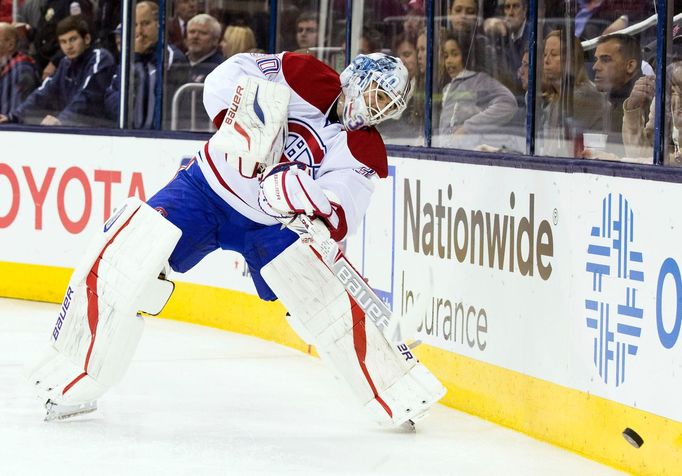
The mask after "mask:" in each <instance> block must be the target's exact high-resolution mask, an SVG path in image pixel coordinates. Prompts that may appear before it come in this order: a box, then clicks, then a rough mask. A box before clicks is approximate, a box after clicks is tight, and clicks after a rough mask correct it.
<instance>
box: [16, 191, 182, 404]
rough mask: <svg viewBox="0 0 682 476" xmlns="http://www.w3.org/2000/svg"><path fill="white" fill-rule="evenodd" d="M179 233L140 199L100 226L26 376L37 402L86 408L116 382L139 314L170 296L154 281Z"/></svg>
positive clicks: (165, 284)
mask: <svg viewBox="0 0 682 476" xmlns="http://www.w3.org/2000/svg"><path fill="white" fill-rule="evenodd" d="M180 235H181V231H180V229H179V228H177V227H176V226H175V225H173V224H172V223H170V222H169V221H168V220H166V219H165V218H163V217H162V216H161V214H159V213H158V212H157V211H155V210H154V209H152V208H151V207H150V206H149V205H147V204H146V203H143V202H141V201H140V200H139V199H137V198H129V199H128V200H126V201H125V202H124V203H123V204H122V206H121V207H119V209H118V210H117V211H116V213H115V214H114V215H113V216H112V217H111V218H110V219H109V220H108V221H107V222H106V223H105V224H104V227H103V229H102V231H100V232H99V233H97V235H96V236H95V237H94V238H93V239H92V241H91V243H90V246H89V248H88V250H87V252H86V253H85V255H84V256H83V258H82V260H81V262H80V264H79V266H78V267H77V268H76V269H75V270H74V272H73V275H72V276H71V280H70V282H69V286H68V288H67V290H66V294H65V296H64V301H63V303H62V306H61V309H60V312H59V316H58V318H57V322H56V323H55V325H54V328H53V330H52V335H51V336H50V345H49V349H48V351H47V353H46V355H45V356H44V357H43V358H42V359H41V360H40V361H39V362H38V363H37V364H36V365H35V366H34V368H33V370H32V371H31V372H30V374H29V379H30V381H31V383H32V384H33V385H35V387H36V389H37V390H38V393H39V395H40V396H41V397H43V398H46V399H48V400H50V401H52V402H54V403H57V404H64V405H72V404H81V403H86V402H89V401H92V400H95V399H97V398H98V397H99V396H100V395H102V394H103V393H104V392H105V391H106V390H107V389H108V388H110V387H111V386H112V385H114V384H115V383H117V382H118V381H119V380H120V379H121V377H122V376H123V374H124V373H125V371H126V369H127V368H128V366H129V364H130V361H131V360H132V356H133V354H134V352H135V349H136V348H137V344H138V342H139V340H140V336H141V334H142V328H143V325H144V321H143V319H142V317H140V316H138V315H137V312H138V311H143V312H147V313H149V314H158V313H159V312H160V311H161V309H162V308H163V306H164V305H165V304H166V302H167V301H168V299H169V298H170V295H171V293H172V291H173V283H172V282H170V281H166V280H165V279H162V278H160V277H159V275H160V273H161V274H162V277H163V276H164V275H165V273H166V271H167V269H166V266H167V262H168V258H169V256H170V255H171V253H172V251H173V249H174V248H175V246H176V244H177V242H178V240H179V239H180Z"/></svg>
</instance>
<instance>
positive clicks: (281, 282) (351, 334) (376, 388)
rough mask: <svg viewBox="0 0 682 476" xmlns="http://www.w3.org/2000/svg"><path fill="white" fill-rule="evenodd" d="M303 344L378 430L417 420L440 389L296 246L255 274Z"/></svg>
mask: <svg viewBox="0 0 682 476" xmlns="http://www.w3.org/2000/svg"><path fill="white" fill-rule="evenodd" d="M261 275H262V276H263V278H264V279H265V281H266V282H267V283H268V285H269V286H270V288H271V289H272V290H273V291H274V292H275V294H276V295H277V297H278V298H279V299H280V300H281V301H282V303H283V304H284V306H285V307H286V308H287V309H288V310H289V312H290V313H291V316H290V317H289V318H288V321H289V322H290V324H292V327H293V328H294V330H295V331H296V332H297V333H298V334H299V336H301V338H302V339H303V340H305V341H306V342H308V343H310V344H314V345H315V346H316V348H317V351H318V353H319V354H320V357H321V358H322V360H323V361H324V362H325V364H326V365H327V366H329V367H331V369H332V370H333V371H334V372H335V373H336V374H337V376H338V377H340V378H341V379H343V380H344V381H345V382H346V383H347V384H348V385H349V386H350V388H351V390H352V392H353V393H354V394H355V395H356V397H357V398H358V399H359V401H360V402H361V404H362V405H363V406H364V407H365V408H366V409H367V410H369V411H370V412H371V414H372V416H374V418H375V419H376V420H377V421H378V422H379V423H383V424H391V425H396V426H397V425H400V424H402V423H404V422H405V421H407V420H413V421H414V420H418V419H419V418H421V417H423V416H424V415H425V414H426V412H427V411H428V409H429V408H430V407H431V406H432V405H433V404H434V403H436V402H437V401H438V400H439V399H440V398H441V397H442V396H443V395H444V394H445V388H444V387H443V386H442V385H441V383H440V382H439V381H438V379H436V377H434V376H433V375H432V374H431V373H430V372H429V370H428V369H427V368H426V367H424V366H423V365H422V364H420V363H419V362H418V361H417V359H416V358H415V357H414V355H413V354H412V352H411V351H410V349H409V348H408V346H407V345H406V344H404V343H398V344H392V343H390V342H389V341H388V340H386V338H385V337H384V335H383V334H382V333H381V331H380V330H379V329H378V328H377V327H376V326H375V325H374V324H373V323H372V322H371V321H370V320H369V319H366V317H365V315H364V313H363V311H362V310H361V309H360V307H359V306H357V305H356V304H355V303H354V301H352V299H351V298H350V296H349V295H348V293H347V292H346V290H345V289H344V288H343V286H342V285H341V283H340V282H339V281H338V280H337V279H336V277H335V276H334V275H333V274H332V273H331V271H330V270H329V269H328V268H327V267H326V266H325V265H324V263H322V262H321V261H320V260H319V258H318V257H317V256H316V255H315V254H314V253H313V251H312V250H311V249H310V246H309V245H307V244H305V243H303V241H302V240H298V241H297V242H296V243H294V244H292V245H291V246H289V247H288V248H287V249H286V250H285V251H284V252H283V253H281V254H280V255H279V256H277V257H276V258H275V259H273V260H272V261H271V262H270V263H268V264H267V265H266V266H265V267H263V269H262V270H261Z"/></svg>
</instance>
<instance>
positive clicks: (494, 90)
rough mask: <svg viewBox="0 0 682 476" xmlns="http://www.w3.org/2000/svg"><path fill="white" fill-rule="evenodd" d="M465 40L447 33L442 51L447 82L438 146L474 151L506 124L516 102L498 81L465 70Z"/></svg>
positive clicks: (466, 49)
mask: <svg viewBox="0 0 682 476" xmlns="http://www.w3.org/2000/svg"><path fill="white" fill-rule="evenodd" d="M466 38H467V37H466V36H464V37H462V35H456V34H453V33H449V34H447V35H446V36H445V38H444V40H443V43H442V48H441V61H442V63H443V65H444V67H445V71H446V73H447V76H448V77H449V78H450V82H449V83H448V84H447V85H446V86H445V88H444V90H443V106H442V110H441V112H440V120H439V122H438V133H439V137H437V141H436V142H437V145H439V146H441V147H457V148H460V149H474V148H475V147H476V146H478V145H480V144H481V143H483V142H484V137H485V136H486V135H489V134H491V133H492V132H494V131H496V130H499V127H500V126H503V125H505V124H507V123H508V122H509V121H510V120H511V119H512V117H514V114H515V113H516V99H514V96H513V95H512V93H511V92H510V91H509V90H508V89H507V88H505V87H504V86H503V85H502V84H500V83H499V82H498V81H497V80H495V79H493V78H492V77H490V76H489V75H487V74H486V73H483V72H476V71H471V70H469V69H467V65H466V64H465V61H464V54H465V53H464V52H466V51H468V47H469V45H468V44H467V39H466Z"/></svg>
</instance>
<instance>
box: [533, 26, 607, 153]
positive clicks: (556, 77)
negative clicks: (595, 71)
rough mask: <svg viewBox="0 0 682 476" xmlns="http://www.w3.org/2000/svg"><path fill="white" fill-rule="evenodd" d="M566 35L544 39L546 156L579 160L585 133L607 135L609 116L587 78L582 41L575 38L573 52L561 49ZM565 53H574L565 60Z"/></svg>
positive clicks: (543, 148) (555, 33) (557, 33)
mask: <svg viewBox="0 0 682 476" xmlns="http://www.w3.org/2000/svg"><path fill="white" fill-rule="evenodd" d="M562 35H564V36H565V35H566V32H562V31H560V30H554V31H552V32H550V33H549V34H548V35H547V37H546V38H545V45H544V54H543V69H542V96H543V101H544V107H543V114H542V122H541V123H542V127H543V141H542V146H541V147H540V149H541V150H540V153H542V154H544V155H558V156H564V157H566V156H569V157H571V156H580V155H581V154H582V144H581V142H580V138H581V137H582V134H583V133H584V132H592V133H602V132H604V129H603V125H604V116H605V115H606V114H607V113H608V104H607V102H606V98H605V97H604V95H603V94H601V93H600V92H599V91H597V89H596V88H595V87H594V85H593V84H592V83H591V82H590V80H589V79H588V77H587V71H586V69H585V63H584V60H583V57H584V52H583V48H582V46H581V45H580V41H579V40H578V39H577V38H575V37H572V42H571V43H572V44H571V45H570V48H566V47H564V46H563V45H562V42H563V41H562V40H563V38H562ZM566 50H572V54H571V57H570V58H566V57H565V56H566Z"/></svg>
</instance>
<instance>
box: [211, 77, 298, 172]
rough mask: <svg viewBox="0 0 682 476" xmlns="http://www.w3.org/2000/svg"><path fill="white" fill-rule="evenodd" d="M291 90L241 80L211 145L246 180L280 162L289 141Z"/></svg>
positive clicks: (268, 83) (261, 82) (244, 78)
mask: <svg viewBox="0 0 682 476" xmlns="http://www.w3.org/2000/svg"><path fill="white" fill-rule="evenodd" d="M290 96H291V91H290V89H289V88H288V87H286V86H284V85H282V84H277V83H273V82H272V81H267V80H265V79H259V78H254V77H249V76H243V77H241V78H240V79H239V80H238V82H237V86H236V88H235V93H234V96H233V98H232V103H231V105H230V107H229V108H228V109H227V112H226V114H225V118H224V119H223V122H222V124H221V125H220V128H219V129H218V131H217V132H216V133H215V134H214V135H213V137H212V138H211V140H210V142H211V145H212V146H213V147H215V148H216V149H217V150H218V151H219V153H220V154H221V156H223V155H224V160H225V161H226V162H227V163H228V164H230V165H231V166H232V167H234V168H236V169H237V170H239V173H240V174H241V175H242V176H244V177H249V178H253V177H255V176H256V175H257V173H258V172H259V170H260V169H264V168H265V167H268V166H270V165H273V164H276V163H277V162H279V159H280V156H281V155H282V151H283V150H284V145H285V142H286V139H287V113H288V111H289V98H290Z"/></svg>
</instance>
